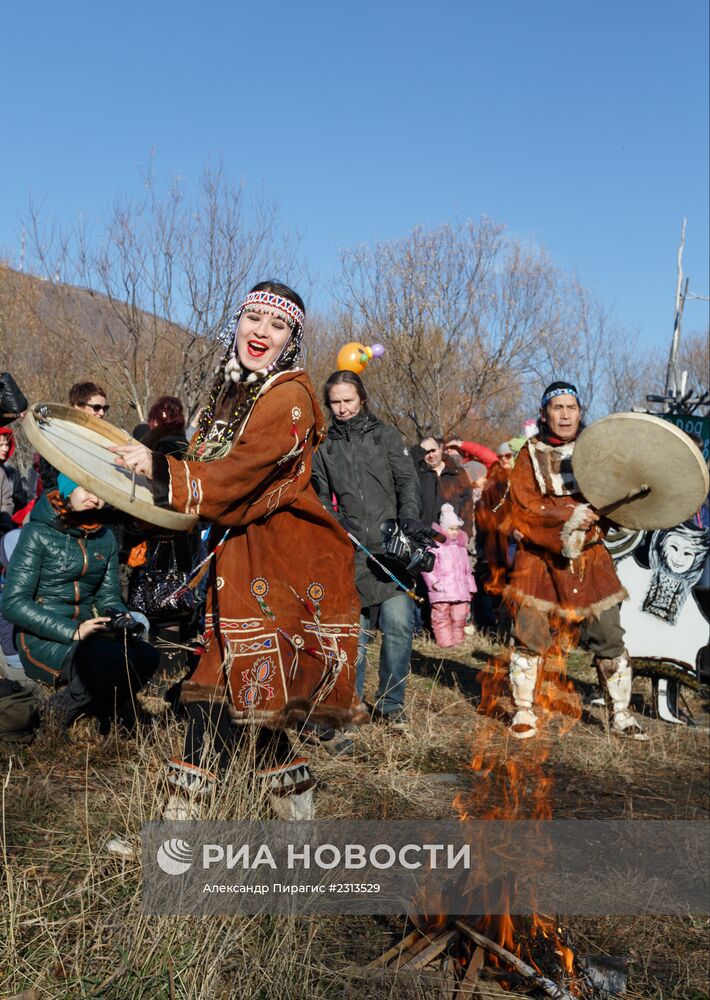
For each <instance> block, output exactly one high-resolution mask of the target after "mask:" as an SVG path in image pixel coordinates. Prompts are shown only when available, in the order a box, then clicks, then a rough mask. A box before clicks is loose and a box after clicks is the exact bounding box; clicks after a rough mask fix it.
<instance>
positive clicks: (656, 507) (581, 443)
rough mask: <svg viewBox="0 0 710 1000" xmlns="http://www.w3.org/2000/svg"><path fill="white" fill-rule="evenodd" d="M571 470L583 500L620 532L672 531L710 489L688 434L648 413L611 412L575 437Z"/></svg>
mask: <svg viewBox="0 0 710 1000" xmlns="http://www.w3.org/2000/svg"><path fill="white" fill-rule="evenodd" d="M572 468H573V471H574V475H575V479H576V480H577V484H578V486H579V489H580V491H581V493H582V495H583V496H584V498H585V499H586V500H587V501H588V502H589V503H590V504H591V506H592V507H594V509H595V510H596V511H598V512H599V513H601V514H604V515H605V516H606V517H608V518H609V519H610V520H612V521H614V522H615V523H616V524H620V525H621V526H622V527H623V528H633V529H636V530H640V531H655V530H657V529H660V528H672V527H673V526H674V525H676V524H680V523H681V522H682V521H685V520H687V518H689V517H692V515H693V514H694V513H695V512H696V511H697V510H698V508H699V507H700V506H701V505H702V503H703V501H704V500H705V497H706V496H707V494H708V490H710V476H708V469H707V465H706V464H705V459H704V458H703V456H702V454H701V453H700V451H699V450H698V448H696V446H695V445H694V444H693V442H692V441H691V440H690V438H689V437H688V435H687V434H686V433H685V432H684V431H682V430H680V428H678V427H676V426H675V425H674V424H671V423H670V422H669V421H667V420H662V419H661V418H660V417H655V416H653V415H652V414H650V413H612V414H611V415H610V416H608V417H604V418H603V419H602V420H597V421H595V422H594V423H593V424H590V425H589V427H585V429H584V430H583V431H582V433H581V434H580V435H579V437H578V438H577V441H576V443H575V446H574V452H573V454H572Z"/></svg>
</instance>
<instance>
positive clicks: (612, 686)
mask: <svg viewBox="0 0 710 1000" xmlns="http://www.w3.org/2000/svg"><path fill="white" fill-rule="evenodd" d="M594 663H595V666H596V668H597V674H598V676H599V683H600V684H601V687H602V691H603V692H604V698H605V701H606V706H607V710H608V712H609V715H610V717H611V731H612V733H614V734H615V735H616V736H624V737H626V738H627V739H632V740H638V741H645V740H647V739H648V736H647V734H646V733H645V732H644V731H643V729H642V728H641V726H640V725H639V724H638V722H637V721H636V719H635V718H634V717H633V715H632V714H631V712H630V711H629V704H630V703H631V685H632V683H633V674H632V671H631V664H630V663H629V657H628V654H627V653H626V652H624V653H623V654H622V655H621V656H614V657H612V658H610V659H605V658H603V657H595V658H594Z"/></svg>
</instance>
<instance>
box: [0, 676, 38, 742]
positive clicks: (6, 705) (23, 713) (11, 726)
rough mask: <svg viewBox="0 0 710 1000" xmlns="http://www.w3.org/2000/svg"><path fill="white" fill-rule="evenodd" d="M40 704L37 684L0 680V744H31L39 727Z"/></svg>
mask: <svg viewBox="0 0 710 1000" xmlns="http://www.w3.org/2000/svg"><path fill="white" fill-rule="evenodd" d="M42 704H43V698H42V696H41V694H40V688H39V685H38V684H35V683H34V682H32V683H31V684H29V685H26V684H20V683H19V682H18V681H8V680H5V679H4V678H0V742H7V743H24V744H27V743H31V742H32V740H33V739H34V738H35V733H36V731H37V729H38V727H39V722H40V717H39V713H40V708H41V706H42Z"/></svg>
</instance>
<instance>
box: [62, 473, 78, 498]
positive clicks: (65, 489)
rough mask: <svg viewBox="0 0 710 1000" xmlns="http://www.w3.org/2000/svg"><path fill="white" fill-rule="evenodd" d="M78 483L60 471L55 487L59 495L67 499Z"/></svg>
mask: <svg viewBox="0 0 710 1000" xmlns="http://www.w3.org/2000/svg"><path fill="white" fill-rule="evenodd" d="M78 485H79V484H78V483H75V482H74V480H73V479H70V478H69V476H65V475H64V473H63V472H60V473H59V475H58V476H57V488H58V489H59V495H60V496H63V497H64V499H65V500H67V499H68V498H69V497H70V496H71V494H72V493H73V492H74V490H75V489H76V488H77V486H78Z"/></svg>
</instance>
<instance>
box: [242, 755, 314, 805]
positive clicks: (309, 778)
mask: <svg viewBox="0 0 710 1000" xmlns="http://www.w3.org/2000/svg"><path fill="white" fill-rule="evenodd" d="M256 773H257V777H259V778H261V779H262V781H264V782H265V784H266V788H267V791H268V793H269V804H270V805H271V809H272V811H273V812H274V814H275V815H276V816H278V818H279V819H285V820H290V821H294V820H299V819H315V818H316V806H315V801H314V796H313V787H314V785H315V783H316V779H315V778H314V776H313V772H312V771H311V769H310V767H309V766H308V761H307V760H306V758H305V757H296V758H295V759H294V760H292V761H290V762H289V763H288V764H277V765H275V766H274V767H267V768H262V769H261V770H260V771H257V772H256Z"/></svg>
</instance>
